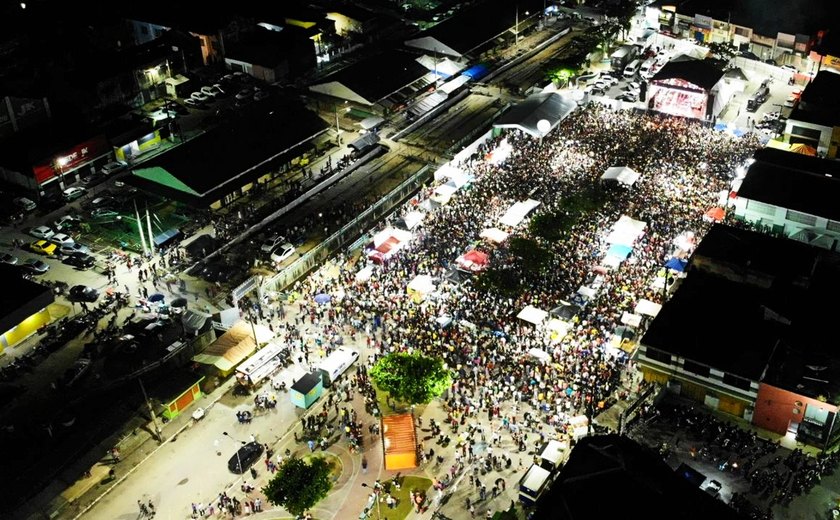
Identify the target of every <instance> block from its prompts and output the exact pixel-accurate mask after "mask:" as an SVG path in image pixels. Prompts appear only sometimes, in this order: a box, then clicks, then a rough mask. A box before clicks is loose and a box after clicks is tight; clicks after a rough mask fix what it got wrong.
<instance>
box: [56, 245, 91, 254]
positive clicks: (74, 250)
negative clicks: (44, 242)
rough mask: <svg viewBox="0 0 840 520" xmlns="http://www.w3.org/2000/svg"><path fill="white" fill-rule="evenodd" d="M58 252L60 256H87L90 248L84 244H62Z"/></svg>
mask: <svg viewBox="0 0 840 520" xmlns="http://www.w3.org/2000/svg"><path fill="white" fill-rule="evenodd" d="M58 252H59V253H61V254H62V255H76V254H83V255H89V254H90V248H89V247H88V246H86V245H84V244H80V243H78V242H74V243H72V244H62V245H61V247H60V248H58Z"/></svg>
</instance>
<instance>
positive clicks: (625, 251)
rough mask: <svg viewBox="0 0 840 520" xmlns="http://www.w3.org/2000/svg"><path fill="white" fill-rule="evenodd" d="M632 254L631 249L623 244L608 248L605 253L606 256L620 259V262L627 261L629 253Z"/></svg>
mask: <svg viewBox="0 0 840 520" xmlns="http://www.w3.org/2000/svg"><path fill="white" fill-rule="evenodd" d="M632 252H633V248H632V247H630V246H625V245H623V244H613V245H612V247H610V249H609V251H607V256H614V257H616V258H620V259H621V260H625V259H627V257H628V256H630V253H632Z"/></svg>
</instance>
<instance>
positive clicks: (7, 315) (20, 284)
mask: <svg viewBox="0 0 840 520" xmlns="http://www.w3.org/2000/svg"><path fill="white" fill-rule="evenodd" d="M0 278H2V279H3V289H4V290H3V298H0V334H3V333H5V332H6V331H8V330H9V329H11V328H12V327H15V326H17V325H18V324H19V323H20V322H21V321H23V320H25V319H26V318H28V317H29V316H32V315H33V314H35V313H36V312H38V311H40V310H41V309H43V308H44V307H46V306H47V305H49V304H51V303H52V302H53V301H55V295H54V294H53V292H52V290H50V289H49V288H48V287H45V286H43V285H41V284H38V283H35V282H32V281H29V280H26V279H24V278H21V276H20V270H19V269H18V268H17V267H11V266H6V265H3V266H0Z"/></svg>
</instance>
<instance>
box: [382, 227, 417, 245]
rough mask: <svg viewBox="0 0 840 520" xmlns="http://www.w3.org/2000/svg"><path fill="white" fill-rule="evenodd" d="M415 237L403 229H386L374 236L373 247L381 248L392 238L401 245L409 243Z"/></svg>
mask: <svg viewBox="0 0 840 520" xmlns="http://www.w3.org/2000/svg"><path fill="white" fill-rule="evenodd" d="M412 236H413V235H412V234H411V233H410V232H409V231H404V230H402V229H396V228H392V227H389V228H385V229H383V230H382V231H380V232H379V233H377V234H375V235H373V247H379V246H380V245H382V244H383V243H384V242H387V241H388V239H390V238H392V237H393V238H395V239H396V240H397V241H398V242H399V243H400V244H402V243H403V242H408V241H409V240H411V237H412Z"/></svg>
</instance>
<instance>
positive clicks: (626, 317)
mask: <svg viewBox="0 0 840 520" xmlns="http://www.w3.org/2000/svg"><path fill="white" fill-rule="evenodd" d="M621 323H623V324H624V325H628V326H630V327H638V326H639V325H641V324H642V317H641V316H639V315H638V314H630V313H629V312H625V313H624V314H622V315H621Z"/></svg>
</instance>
